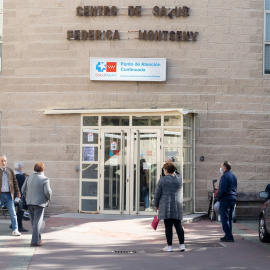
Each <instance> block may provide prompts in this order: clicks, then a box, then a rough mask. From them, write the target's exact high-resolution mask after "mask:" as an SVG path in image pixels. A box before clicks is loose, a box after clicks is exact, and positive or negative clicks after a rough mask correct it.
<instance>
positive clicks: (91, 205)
mask: <svg viewBox="0 0 270 270" xmlns="http://www.w3.org/2000/svg"><path fill="white" fill-rule="evenodd" d="M82 211H97V200H87V199H83V200H82Z"/></svg>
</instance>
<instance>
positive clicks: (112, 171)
mask: <svg viewBox="0 0 270 270" xmlns="http://www.w3.org/2000/svg"><path fill="white" fill-rule="evenodd" d="M129 137H130V132H129V131H128V130H120V131H103V132H102V141H101V155H102V156H101V174H100V176H101V188H100V193H101V194H100V195H101V196H100V199H101V201H100V205H101V209H100V211H101V212H103V213H106V212H109V213H112V212H116V213H129V200H128V197H129V196H128V194H127V192H128V190H129V179H128V173H127V169H128V162H129V155H128V153H129V149H128V141H129Z"/></svg>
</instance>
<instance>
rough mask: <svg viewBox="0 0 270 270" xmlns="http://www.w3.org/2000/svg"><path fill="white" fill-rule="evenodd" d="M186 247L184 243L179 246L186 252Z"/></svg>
mask: <svg viewBox="0 0 270 270" xmlns="http://www.w3.org/2000/svg"><path fill="white" fill-rule="evenodd" d="M185 249H186V247H185V245H184V244H181V245H180V247H179V250H180V251H182V252H184V251H185Z"/></svg>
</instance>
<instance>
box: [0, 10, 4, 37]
mask: <svg viewBox="0 0 270 270" xmlns="http://www.w3.org/2000/svg"><path fill="white" fill-rule="evenodd" d="M0 40H1V41H2V40H3V12H2V11H1V10H0Z"/></svg>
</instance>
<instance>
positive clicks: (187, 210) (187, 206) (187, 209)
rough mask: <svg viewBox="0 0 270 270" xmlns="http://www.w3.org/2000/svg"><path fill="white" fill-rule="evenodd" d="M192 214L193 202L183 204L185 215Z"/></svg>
mask: <svg viewBox="0 0 270 270" xmlns="http://www.w3.org/2000/svg"><path fill="white" fill-rule="evenodd" d="M191 212H192V202H191V201H185V202H184V203H183V214H187V213H191Z"/></svg>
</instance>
